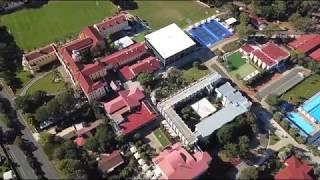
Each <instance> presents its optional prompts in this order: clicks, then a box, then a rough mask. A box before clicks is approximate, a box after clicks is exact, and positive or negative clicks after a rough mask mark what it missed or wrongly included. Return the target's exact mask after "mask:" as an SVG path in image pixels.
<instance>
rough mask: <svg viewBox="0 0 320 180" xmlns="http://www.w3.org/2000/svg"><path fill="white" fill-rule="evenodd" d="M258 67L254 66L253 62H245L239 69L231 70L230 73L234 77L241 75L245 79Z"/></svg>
mask: <svg viewBox="0 0 320 180" xmlns="http://www.w3.org/2000/svg"><path fill="white" fill-rule="evenodd" d="M256 70H257V69H256V68H255V67H253V66H252V65H251V64H243V65H242V66H241V67H239V68H238V69H237V70H234V71H231V72H230V74H231V75H232V76H234V77H237V76H239V78H240V79H243V78H244V77H246V76H247V75H249V74H251V73H253V72H254V71H256Z"/></svg>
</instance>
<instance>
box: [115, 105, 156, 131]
mask: <svg viewBox="0 0 320 180" xmlns="http://www.w3.org/2000/svg"><path fill="white" fill-rule="evenodd" d="M156 117H157V114H156V113H154V112H152V110H150V109H149V107H148V106H147V105H146V104H145V103H144V102H142V103H141V108H140V109H139V110H138V111H136V112H134V113H131V114H129V115H128V116H127V117H126V120H125V121H124V122H123V123H121V124H120V128H121V130H122V133H123V134H129V133H132V132H134V131H136V130H137V129H139V128H141V127H142V126H144V125H146V124H148V123H150V122H152V121H154V120H155V119H156Z"/></svg>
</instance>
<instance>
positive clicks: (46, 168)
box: [3, 92, 59, 179]
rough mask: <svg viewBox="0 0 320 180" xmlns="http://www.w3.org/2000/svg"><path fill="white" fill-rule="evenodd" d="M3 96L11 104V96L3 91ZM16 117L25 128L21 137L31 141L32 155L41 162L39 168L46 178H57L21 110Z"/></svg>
mask: <svg viewBox="0 0 320 180" xmlns="http://www.w3.org/2000/svg"><path fill="white" fill-rule="evenodd" d="M3 96H4V97H6V98H8V99H9V101H10V103H11V105H12V106H13V100H12V97H10V96H8V95H7V94H6V93H5V92H3ZM17 118H18V120H19V121H20V123H21V124H23V125H24V126H25V128H24V129H23V130H22V131H21V133H22V134H23V136H22V138H23V139H26V140H28V141H29V142H32V143H33V144H34V145H35V147H36V150H35V151H34V152H33V155H34V156H35V157H36V158H37V160H38V162H39V163H41V169H42V170H43V172H44V176H45V177H46V178H48V179H59V176H58V174H57V172H56V170H55V168H54V167H53V165H52V164H51V162H50V161H49V159H48V157H47V155H46V154H45V153H44V152H43V150H42V148H41V147H40V145H39V144H38V142H37V141H36V140H35V139H34V137H33V135H32V132H31V131H30V130H29V129H28V128H27V126H26V123H25V121H24V119H23V117H22V115H21V112H19V111H17ZM17 154H18V153H17ZM17 154H15V156H16V157H17V158H19V155H17ZM28 179H29V178H28Z"/></svg>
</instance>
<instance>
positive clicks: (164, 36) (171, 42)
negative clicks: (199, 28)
mask: <svg viewBox="0 0 320 180" xmlns="http://www.w3.org/2000/svg"><path fill="white" fill-rule="evenodd" d="M145 38H146V40H148V42H149V43H150V44H151V45H152V46H153V47H154V49H155V50H156V51H157V52H158V53H159V54H160V55H161V56H162V58H164V59H166V58H168V57H171V56H173V55H175V54H177V53H179V52H181V51H183V50H185V49H187V48H189V47H191V46H193V45H195V44H196V43H195V42H194V41H193V40H192V39H191V38H190V37H189V36H188V35H187V34H186V33H185V32H183V31H182V30H181V29H180V28H179V27H178V26H177V25H176V24H175V23H173V24H170V25H168V26H166V27H163V28H161V29H159V30H157V31H155V32H153V33H151V34H148V35H146V36H145Z"/></svg>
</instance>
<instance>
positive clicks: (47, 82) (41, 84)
mask: <svg viewBox="0 0 320 180" xmlns="http://www.w3.org/2000/svg"><path fill="white" fill-rule="evenodd" d="M53 80H54V72H50V73H49V74H47V75H46V76H44V77H43V78H41V79H39V80H38V81H37V82H35V83H34V84H33V85H32V86H31V87H30V88H29V89H28V90H27V94H32V93H34V92H35V91H39V90H42V91H46V92H48V93H50V94H55V93H58V92H59V91H61V90H64V81H63V80H61V81H60V82H57V83H56V82H53Z"/></svg>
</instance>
